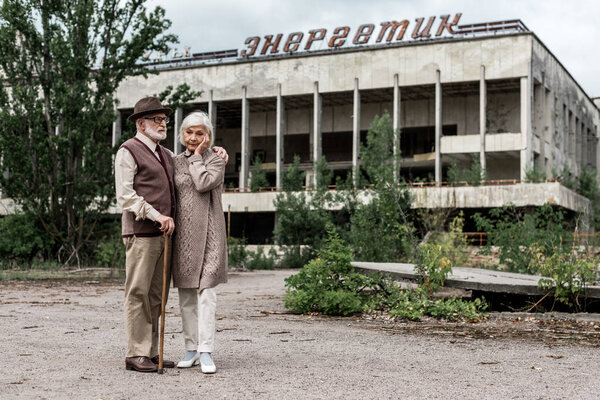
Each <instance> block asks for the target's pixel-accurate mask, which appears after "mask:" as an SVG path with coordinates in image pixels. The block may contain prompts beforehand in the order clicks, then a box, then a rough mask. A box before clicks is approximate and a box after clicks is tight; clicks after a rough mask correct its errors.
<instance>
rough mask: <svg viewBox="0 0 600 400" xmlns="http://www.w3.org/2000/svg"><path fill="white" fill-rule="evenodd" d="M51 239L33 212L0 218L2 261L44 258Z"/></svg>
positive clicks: (49, 250) (50, 244)
mask: <svg viewBox="0 0 600 400" xmlns="http://www.w3.org/2000/svg"><path fill="white" fill-rule="evenodd" d="M52 245H53V240H52V238H51V237H50V235H49V234H48V233H47V232H45V231H44V229H43V227H42V226H41V224H40V223H39V221H38V219H37V218H36V217H35V216H34V215H33V214H25V213H24V214H11V215H7V216H5V217H3V218H0V258H2V260H3V263H8V264H15V263H20V262H26V263H31V261H32V260H33V259H34V258H35V257H40V258H46V257H47V256H48V254H49V253H50V252H51V251H52Z"/></svg>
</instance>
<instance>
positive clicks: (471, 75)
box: [112, 17, 600, 236]
mask: <svg viewBox="0 0 600 400" xmlns="http://www.w3.org/2000/svg"><path fill="white" fill-rule="evenodd" d="M457 18H458V17H457ZM456 21H457V19H456ZM443 22H444V21H443ZM446 22H447V18H446ZM381 25H382V26H383V25H384V24H383V23H382V24H381ZM430 25H431V24H430ZM405 28H406V26H404V29H405ZM442 28H443V26H442V25H440V31H441V30H442ZM382 29H383V28H382ZM315 31H317V30H315ZM315 31H310V35H311V36H310V38H312V39H313V40H318V37H319V36H318V33H317V35H315V34H314V32H315ZM323 31H324V30H323ZM340 31H342V32H343V30H341V28H338V29H336V30H335V31H334V33H339V32H340ZM368 31H369V29H365V28H364V26H361V27H360V28H359V29H358V32H359V33H357V36H356V37H355V41H354V43H359V44H358V45H355V46H346V47H333V48H332V46H331V45H330V47H329V48H326V49H320V50H309V51H302V52H295V51H285V52H283V51H282V52H280V51H279V50H280V49H278V48H277V46H279V47H280V48H281V45H283V43H284V40H281V43H280V42H279V39H280V38H281V35H279V36H278V38H277V42H275V41H274V40H273V36H272V35H271V36H270V37H265V40H264V41H262V42H260V41H261V38H259V37H256V38H249V39H248V40H247V41H246V44H248V43H250V44H251V45H253V47H249V48H252V50H251V51H249V50H244V51H242V52H240V53H238V51H237V50H231V51H224V52H215V53H213V54H207V53H202V54H195V55H193V56H192V55H190V56H189V57H187V58H185V57H183V58H178V59H175V60H170V61H163V62H155V63H151V64H152V66H151V67H152V68H156V69H157V70H158V72H159V73H158V74H157V75H150V76H149V77H148V78H147V79H144V78H143V77H136V78H131V79H128V80H127V81H126V82H125V84H123V85H122V86H121V87H120V88H119V90H118V94H117V97H118V99H119V111H120V113H119V114H120V117H119V119H118V120H117V121H116V122H115V124H114V126H113V138H112V140H113V143H114V144H116V143H118V141H119V139H120V137H121V135H122V132H125V131H127V130H131V128H130V127H127V125H126V119H127V116H128V115H129V114H131V113H132V110H133V105H134V104H135V102H136V101H137V100H138V99H139V98H140V97H142V96H144V95H149V94H153V93H159V92H160V91H162V90H163V89H164V88H165V87H167V86H168V85H172V86H177V85H179V84H182V83H187V84H188V85H190V87H191V88H192V89H193V90H201V91H202V95H201V96H200V97H199V98H197V99H196V100H195V102H194V103H193V104H191V105H190V106H188V107H185V108H179V109H177V110H176V112H175V116H174V123H171V124H170V127H169V137H168V139H167V143H166V146H167V147H169V148H170V149H171V150H173V151H174V152H175V153H179V152H181V151H182V148H181V144H180V143H179V141H178V137H177V135H174V133H173V132H176V131H178V127H179V126H180V124H181V121H182V119H183V118H184V117H185V116H186V115H187V114H188V113H190V112H192V111H194V110H198V109H200V110H204V111H206V112H208V114H209V116H210V118H211V120H212V121H213V125H214V127H215V132H214V134H215V144H216V145H219V146H223V147H225V148H226V149H227V151H228V152H229V154H230V156H231V161H230V162H229V164H228V165H227V169H226V177H225V183H226V186H228V187H230V188H231V187H235V188H237V190H236V191H228V192H226V193H224V195H223V196H224V198H223V205H224V208H225V211H226V212H228V211H229V212H231V213H234V216H235V217H236V219H235V221H238V222H239V221H241V220H242V219H244V218H245V219H244V220H245V221H248V220H247V218H250V220H251V221H253V222H251V223H248V222H245V223H243V225H245V226H247V227H246V228H239V229H242V230H244V229H246V230H245V231H244V232H245V233H244V235H245V236H249V235H250V234H249V232H248V230H250V229H258V230H261V229H262V230H267V231H270V229H272V226H273V223H274V220H275V215H274V214H275V210H274V207H273V199H274V196H275V193H274V192H261V193H247V191H246V190H245V189H246V188H247V187H248V184H249V180H250V179H251V171H252V165H251V164H252V160H253V159H254V157H256V156H259V157H261V159H262V161H263V168H264V169H265V170H266V171H267V177H268V179H269V183H270V185H271V186H273V187H274V188H277V187H279V186H280V182H281V176H282V173H283V171H284V170H285V168H286V165H288V164H289V163H291V162H292V160H293V157H294V155H298V156H299V157H300V160H301V167H302V168H303V169H304V170H305V171H307V183H310V180H311V179H312V175H313V168H314V161H315V160H317V159H318V158H319V157H320V156H321V155H323V156H325V158H326V160H327V162H328V165H329V167H330V168H332V169H333V170H334V172H335V175H336V176H342V177H344V176H346V175H347V174H352V171H353V170H354V169H353V167H356V166H358V165H359V164H360V154H359V148H360V147H359V144H360V143H361V142H364V140H365V137H366V133H367V130H368V128H369V125H370V123H371V121H372V120H373V118H374V117H375V116H376V115H382V114H383V113H385V112H388V113H389V114H390V115H391V117H392V120H393V125H394V128H396V129H398V128H399V129H400V131H401V134H400V141H399V151H400V153H401V157H402V161H401V165H400V174H401V176H402V178H404V179H405V180H406V181H408V182H411V181H415V180H416V179H417V178H419V180H420V181H422V180H431V181H432V182H434V183H433V184H432V185H429V186H427V187H423V188H418V187H415V188H412V189H411V190H412V191H413V192H414V196H415V207H457V208H478V209H481V208H489V207H496V206H500V205H503V204H509V203H513V204H516V205H523V206H525V205H534V206H535V205H541V204H544V203H546V202H554V204H557V205H559V206H562V207H565V208H567V209H569V210H573V211H585V209H586V208H588V207H589V202H588V201H587V200H586V199H584V198H583V197H582V196H580V195H578V194H576V193H575V192H573V191H570V190H568V189H566V188H564V186H562V185H560V184H559V183H556V182H549V183H545V184H536V185H533V184H528V183H525V182H521V181H522V180H524V179H525V178H526V174H527V171H528V170H529V169H532V168H534V167H536V168H537V169H538V170H539V171H544V172H545V174H546V176H547V177H548V178H551V177H555V176H556V175H557V174H560V171H563V170H564V168H565V167H566V168H568V169H569V170H570V171H572V173H573V174H575V175H578V174H580V173H581V171H582V168H590V169H592V170H596V169H597V165H598V157H599V153H598V145H597V143H598V126H599V125H600V110H599V108H598V107H599V104H598V103H599V102H598V101H596V104H595V103H594V100H593V99H592V98H590V96H588V94H586V92H585V91H584V89H583V88H581V86H580V85H579V84H578V83H577V82H576V81H575V80H574V78H573V77H572V76H571V75H570V74H569V72H568V71H567V70H566V69H565V68H564V67H563V65H562V64H561V63H560V61H559V60H558V59H557V58H556V57H555V56H554V55H553V54H552V53H551V51H550V50H549V49H548V48H547V47H546V46H545V45H544V44H543V43H542V42H541V41H540V39H539V38H538V37H537V36H536V35H535V34H534V33H533V32H531V31H529V30H528V29H527V28H526V27H525V25H524V24H523V23H522V22H520V21H518V20H516V21H504V22H502V23H491V24H489V23H488V24H476V25H462V26H457V27H455V29H454V30H452V29H450V28H449V29H448V31H449V32H452V35H445V36H441V37H429V38H428V37H426V36H425V37H418V35H417V38H416V39H415V40H412V41H393V40H389V39H391V37H392V35H393V33H394V32H393V31H392V34H390V35H389V37H388V41H384V42H383V43H379V42H377V43H375V44H360V43H365V42H364V41H362V42H361V41H360V40H357V39H356V38H357V37H359V34H360V33H361V32H363V35H364V32H368ZM372 31H373V29H372V28H371V32H372ZM416 31H417V32H418V27H417V30H416ZM384 33H386V32H384V31H383V30H382V33H381V34H380V35H379V39H381V38H382V37H383V36H384ZM401 33H402V34H403V33H404V32H403V31H402V32H401ZM346 34H347V31H346ZM293 35H296V36H293ZM298 35H299V33H294V34H291V35H290V37H289V38H288V40H287V42H285V46H284V49H285V50H290V48H292V47H291V46H290V43H298V41H297V40H296V41H295V42H294V40H295V39H297V38H298V37H300V38H301V36H298ZM315 36H316V37H317V39H315ZM322 36H323V38H321V40H325V41H326V40H327V37H326V36H325V33H323V35H322ZM429 36H432V35H429ZM413 37H415V36H414V34H413ZM310 38H309V39H310ZM251 39H252V40H251ZM284 39H285V38H284ZM334 39H336V38H335V37H332V38H331V41H330V43H331V42H333V41H334ZM348 41H350V40H348ZM380 41H381V40H380ZM372 42H374V40H372ZM263 43H264V45H263ZM324 43H325V42H324ZM309 44H310V43H309ZM309 44H307V46H308V45H309ZM297 47H298V46H296V47H295V48H297ZM257 48H258V50H260V49H261V48H262V49H263V51H262V53H263V54H265V53H266V54H265V55H258V54H257V55H254V54H255V53H254V50H256V49H257ZM275 49H276V50H277V52H274V51H273V50H275ZM250 53H251V54H252V55H250ZM272 53H276V54H272ZM473 157H476V158H477V159H479V160H480V163H481V166H482V168H483V169H484V170H485V171H486V174H487V179H488V180H489V182H488V183H486V184H484V185H483V186H479V187H460V188H456V187H447V186H446V185H444V181H445V180H446V176H447V170H448V167H449V166H450V164H451V162H452V160H453V159H456V160H457V162H459V163H462V164H463V165H468V164H469V163H470V162H471V160H472V158H473ZM507 183H511V184H507ZM244 215H245V216H244ZM253 216H254V217H253ZM240 223H241V222H240ZM236 225H238V224H237V223H236ZM263 225H264V226H263ZM261 226H263V228H261ZM251 227H254V228H251ZM236 230H237V228H236ZM259 236H260V235H259Z"/></svg>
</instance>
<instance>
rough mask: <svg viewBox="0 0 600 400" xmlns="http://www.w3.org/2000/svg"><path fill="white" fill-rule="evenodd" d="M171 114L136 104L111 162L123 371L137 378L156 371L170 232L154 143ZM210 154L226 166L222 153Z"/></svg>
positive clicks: (164, 177)
mask: <svg viewBox="0 0 600 400" xmlns="http://www.w3.org/2000/svg"><path fill="white" fill-rule="evenodd" d="M172 112H173V111H172V110H171V109H170V108H166V107H163V106H162V104H161V103H160V101H159V100H158V99H157V98H156V97H145V98H143V99H141V100H140V101H138V102H137V103H136V104H135V107H134V111H133V114H132V115H131V116H130V117H129V120H130V121H131V122H134V123H135V125H136V128H137V133H136V135H135V137H133V138H132V139H129V140H127V141H126V142H125V143H123V145H122V146H121V147H120V148H119V151H118V152H117V155H116V158H115V187H116V192H117V203H118V204H119V206H120V207H121V208H122V210H123V216H122V219H121V222H122V235H123V241H124V243H125V249H126V266H125V273H126V278H125V331H126V335H127V356H126V358H125V368H126V369H128V370H135V371H140V372H155V371H157V370H158V365H157V364H158V319H159V316H160V308H161V292H162V269H163V259H164V256H163V249H164V240H165V238H164V235H163V234H164V233H167V235H171V234H172V233H173V231H174V230H175V222H174V219H173V218H174V216H175V190H174V185H173V154H172V153H171V152H170V151H169V150H168V149H166V148H164V147H163V146H161V145H159V144H158V143H159V142H160V141H161V140H164V139H165V138H166V137H167V123H168V122H169V115H171V114H172ZM215 151H216V152H217V153H219V155H220V156H221V157H223V158H224V159H225V160H226V161H227V153H226V152H225V151H224V150H223V149H222V148H215ZM169 276H170V274H169ZM163 366H164V367H166V368H173V367H174V366H175V363H174V362H173V361H169V360H163Z"/></svg>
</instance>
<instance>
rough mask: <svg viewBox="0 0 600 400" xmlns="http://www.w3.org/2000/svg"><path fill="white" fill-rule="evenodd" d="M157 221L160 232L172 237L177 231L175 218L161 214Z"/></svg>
mask: <svg viewBox="0 0 600 400" xmlns="http://www.w3.org/2000/svg"><path fill="white" fill-rule="evenodd" d="M156 221H157V222H158V223H160V230H161V231H162V232H165V233H166V234H167V235H169V236H171V234H172V233H173V231H174V230H175V221H173V218H171V217H167V216H166V215H162V214H161V215H159V216H158V218H157V220H156Z"/></svg>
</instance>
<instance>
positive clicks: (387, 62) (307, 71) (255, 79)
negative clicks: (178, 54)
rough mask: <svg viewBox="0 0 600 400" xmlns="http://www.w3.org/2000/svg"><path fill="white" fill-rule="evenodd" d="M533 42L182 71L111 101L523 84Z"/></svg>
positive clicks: (481, 42) (484, 42) (447, 45)
mask: <svg viewBox="0 0 600 400" xmlns="http://www.w3.org/2000/svg"><path fill="white" fill-rule="evenodd" d="M531 40H532V35H531V34H528V33H525V34H515V35H506V36H497V37H493V38H490V37H487V38H485V39H484V38H472V39H462V40H440V41H429V42H412V43H406V44H403V45H399V46H389V47H381V48H377V47H374V48H369V49H364V48H359V49H349V50H340V51H336V52H331V53H321V54H310V53H309V54H299V55H295V56H282V57H270V58H263V59H252V60H247V61H235V62H230V63H220V64H206V65H200V66H193V67H182V68H177V69H169V70H161V72H160V74H159V75H150V76H148V78H143V77H132V78H129V79H127V80H126V81H125V82H124V83H123V84H122V85H121V86H120V87H119V89H118V91H117V97H118V99H119V100H120V107H122V108H131V107H133V105H134V104H135V102H136V101H137V100H139V99H140V97H142V96H144V95H149V94H153V93H158V92H160V91H162V90H163V89H164V88H165V87H166V86H168V85H177V84H179V83H183V82H186V83H188V84H189V85H190V86H191V87H192V88H193V89H196V90H199V89H201V90H204V91H205V93H208V90H213V98H214V101H224V100H234V99H239V98H241V93H242V87H243V86H245V87H246V88H247V95H248V98H249V99H252V98H257V97H275V96H276V93H277V84H279V83H280V84H281V90H282V95H283V96H290V95H299V94H307V93H312V92H313V83H314V82H315V81H318V82H319V90H320V91H321V92H323V93H331V92H342V91H350V90H352V89H353V85H354V78H358V79H359V82H360V88H361V89H375V88H389V87H391V86H392V85H393V79H394V74H398V77H399V84H400V86H412V85H433V84H434V83H435V71H436V70H437V69H439V70H440V71H441V79H442V82H464V81H477V80H478V79H479V75H480V65H482V64H483V65H486V77H487V79H503V78H508V77H515V76H526V75H527V71H528V63H529V59H530V51H529V49H530V48H531ZM499 55H502V56H499ZM197 100H198V101H202V99H197Z"/></svg>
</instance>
